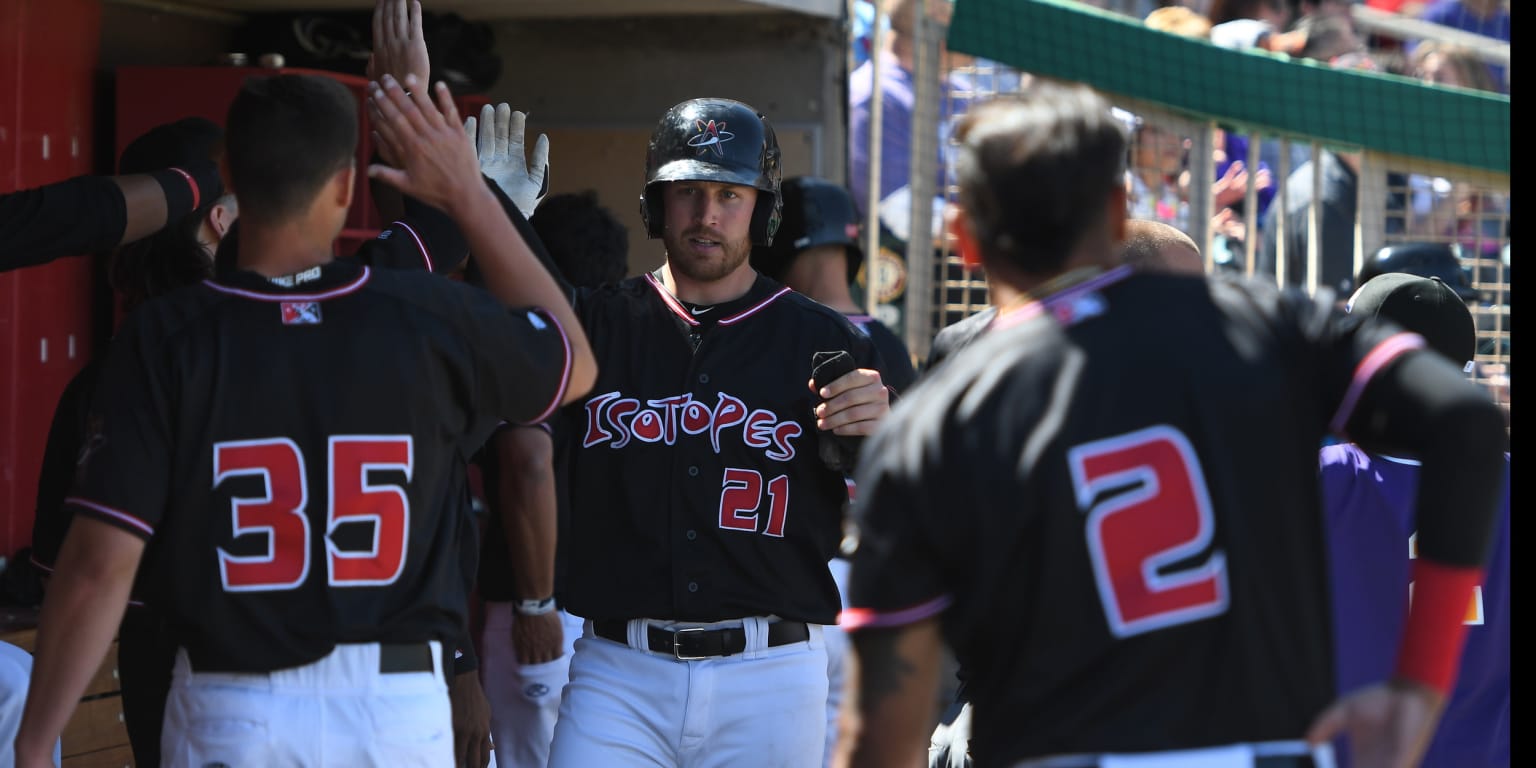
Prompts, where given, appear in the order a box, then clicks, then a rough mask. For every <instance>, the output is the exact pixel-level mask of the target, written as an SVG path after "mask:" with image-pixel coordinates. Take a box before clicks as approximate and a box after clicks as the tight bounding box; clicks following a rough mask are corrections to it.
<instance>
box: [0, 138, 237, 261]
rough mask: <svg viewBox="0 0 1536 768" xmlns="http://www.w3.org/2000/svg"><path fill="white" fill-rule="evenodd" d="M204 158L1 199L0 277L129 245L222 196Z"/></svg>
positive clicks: (215, 174) (215, 167)
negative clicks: (68, 258) (77, 256)
mask: <svg viewBox="0 0 1536 768" xmlns="http://www.w3.org/2000/svg"><path fill="white" fill-rule="evenodd" d="M222 189H223V188H222V185H221V184H220V182H219V167H218V165H217V164H216V163H215V162H214V161H213V160H211V159H209V158H206V157H204V158H199V159H196V160H193V161H191V162H188V163H185V164H184V165H182V166H172V167H160V168H153V169H147V170H144V171H140V172H135V173H128V172H123V173H121V174H120V175H117V176H76V177H74V178H71V179H65V180H64V181H60V182H56V183H53V184H48V185H45V186H41V187H35V188H32V189H22V190H17V191H15V192H7V193H5V194H0V272H4V271H6V270H11V269H20V268H22V267H29V266H35V265H38V264H47V263H48V262H50V261H52V260H54V259H56V258H59V257H60V256H69V255H73V254H84V253H93V252H96V251H105V250H108V249H110V248H114V247H117V246H119V245H124V244H127V243H131V242H133V241H135V240H138V239H140V238H144V237H148V236H149V235H152V234H154V233H155V232H158V231H160V230H162V229H164V228H166V227H167V226H170V225H171V224H173V223H175V222H177V221H180V220H181V219H182V218H183V217H185V216H186V215H187V214H189V213H192V212H193V211H195V210H197V209H198V208H199V207H200V206H202V205H203V204H204V203H206V202H207V201H209V200H213V199H216V198H218V197H219V196H220V195H221V194H222Z"/></svg>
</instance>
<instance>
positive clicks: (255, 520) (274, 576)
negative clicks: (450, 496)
mask: <svg viewBox="0 0 1536 768" xmlns="http://www.w3.org/2000/svg"><path fill="white" fill-rule="evenodd" d="M413 446H414V444H413V442H412V439H411V436H410V435H345V436H333V437H331V438H330V441H329V447H328V453H329V455H328V457H327V458H328V464H327V467H328V470H329V471H328V472H327V477H328V481H327V482H328V485H329V487H328V489H327V490H328V493H327V494H326V497H327V502H326V518H327V526H326V549H327V553H328V557H327V567H326V580H327V583H329V584H330V585H331V586H335V587H359V586H382V585H387V584H391V583H393V582H394V581H395V580H396V579H398V578H399V577H400V573H401V571H402V570H403V569H404V565H405V559H406V552H407V547H408V545H409V538H410V537H409V535H408V531H409V527H410V502H409V499H408V497H407V496H406V494H405V490H404V489H403V488H401V487H399V486H397V485H372V484H370V483H369V482H368V473H369V472H370V471H372V470H379V469H398V470H402V471H404V472H405V476H406V481H407V482H409V481H410V477H411V470H412V468H413V464H414V447H413ZM247 475H256V476H259V477H261V478H262V483H263V490H262V495H261V496H259V497H240V496H236V497H234V498H232V499H231V504H230V530H231V535H232V537H233V538H240V537H241V536H245V535H250V534H264V535H265V538H266V551H265V552H264V553H262V554H260V555H232V554H230V553H229V552H227V551H225V549H224V548H223V547H220V548H218V556H219V577H220V580H221V581H222V582H223V585H224V590H225V591H226V592H272V591H281V590H288V589H294V588H296V587H298V586H299V585H300V584H303V583H304V581H305V579H307V578H308V577H309V567H310V535H311V532H310V523H309V517H308V516H307V515H306V514H305V509H306V507H307V506H308V504H309V487H308V480H307V479H306V478H307V474H306V472H305V468H304V454H303V451H301V450H300V449H299V446H298V445H296V444H295V443H294V442H293V441H292V440H290V439H288V438H285V437H275V438H265V439H259V440H231V441H225V442H220V443H215V444H214V445H213V486H214V487H215V488H217V487H218V486H219V485H220V484H221V483H223V482H224V481H225V480H227V479H229V478H232V477H240V476H247ZM361 521H372V522H373V523H374V526H373V542H372V547H371V549H370V551H367V552H361V553H350V552H344V551H342V550H339V549H337V547H336V545H335V543H334V542H333V541H332V540H331V534H332V533H333V532H334V531H335V530H336V528H337V526H339V525H341V524H343V523H350V522H361Z"/></svg>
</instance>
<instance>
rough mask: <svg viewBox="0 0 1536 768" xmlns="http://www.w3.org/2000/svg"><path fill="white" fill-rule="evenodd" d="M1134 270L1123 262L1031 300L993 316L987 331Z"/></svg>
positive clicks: (1007, 324)
mask: <svg viewBox="0 0 1536 768" xmlns="http://www.w3.org/2000/svg"><path fill="white" fill-rule="evenodd" d="M1134 271H1135V269H1134V268H1133V267H1131V265H1129V264H1122V265H1120V266H1118V267H1115V268H1114V269H1111V270H1110V271H1108V272H1105V273H1104V274H1101V275H1099V276H1097V277H1095V278H1093V279H1092V280H1087V281H1084V282H1081V283H1078V284H1077V285H1074V286H1072V287H1070V288H1067V289H1065V290H1062V291H1058V292H1056V293H1053V294H1051V295H1049V296H1045V297H1042V298H1040V299H1039V300H1037V301H1031V302H1030V303H1028V304H1025V305H1024V306H1022V307H1019V308H1018V309H1015V310H1013V311H1011V312H1008V313H1006V314H1000V315H998V316H996V317H994V318H992V324H991V325H989V326H988V327H987V332H988V333H990V332H992V331H998V330H1002V329H1004V328H1010V327H1012V326H1015V325H1018V324H1019V323H1022V322H1024V321H1025V320H1028V319H1030V318H1031V317H1034V316H1035V315H1038V314H1040V313H1041V312H1044V311H1045V310H1047V309H1050V308H1051V307H1054V306H1056V305H1057V304H1060V303H1062V302H1064V301H1071V300H1073V299H1075V298H1077V297H1079V296H1082V295H1083V294H1085V293H1089V292H1091V291H1096V290H1098V289H1100V288H1103V287H1104V286H1106V285H1110V284H1111V283H1118V282H1120V281H1121V280H1123V279H1125V278H1126V277H1128V276H1130V274H1131V273H1132V272H1134Z"/></svg>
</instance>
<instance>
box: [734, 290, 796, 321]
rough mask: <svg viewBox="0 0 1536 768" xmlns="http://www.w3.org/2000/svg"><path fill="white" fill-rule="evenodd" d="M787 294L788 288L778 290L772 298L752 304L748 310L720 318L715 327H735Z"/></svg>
mask: <svg viewBox="0 0 1536 768" xmlns="http://www.w3.org/2000/svg"><path fill="white" fill-rule="evenodd" d="M789 292H790V289H788V288H780V289H779V290H778V291H777V292H776V293H774V294H773V295H772V296H769V297H768V298H766V299H763V300H762V301H759V302H758V303H756V304H753V305H752V306H750V307H748V308H746V309H744V310H742V311H740V312H737V313H736V314H734V315H731V316H730V317H723V318H720V320H719V321H718V322H717V323H716V324H717V325H735V324H736V323H739V322H741V321H742V320H745V319H747V318H749V317H751V316H753V315H755V314H757V313H758V312H761V311H763V308H764V307H766V306H768V305H769V304H772V303H773V302H774V300H775V299H777V298H779V297H780V296H783V295H784V294H786V293H789Z"/></svg>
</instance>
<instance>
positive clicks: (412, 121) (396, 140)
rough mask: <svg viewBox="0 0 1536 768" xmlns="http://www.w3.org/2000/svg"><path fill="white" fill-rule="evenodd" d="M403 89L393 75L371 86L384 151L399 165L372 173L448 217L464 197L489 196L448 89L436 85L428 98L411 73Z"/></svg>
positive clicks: (371, 106) (370, 102)
mask: <svg viewBox="0 0 1536 768" xmlns="http://www.w3.org/2000/svg"><path fill="white" fill-rule="evenodd" d="M404 86H405V88H404V89H402V88H401V83H398V82H396V81H395V79H394V78H393V77H391V76H389V75H384V77H383V81H382V82H376V83H369V84H368V111H369V115H370V116H371V117H372V118H373V125H374V129H375V131H376V132H377V134H378V138H379V142H380V148H381V150H385V149H387V150H388V152H389V153H390V155H391V156H393V157H394V158H395V164H397V165H398V166H399V167H398V168H392V167H389V166H384V165H371V166H369V167H368V175H369V176H370V177H371V178H374V179H378V180H379V181H382V182H384V183H386V184H389V185H390V186H392V187H395V188H397V189H399V190H400V191H401V192H404V193H405V194H408V195H410V196H412V197H415V198H416V199H418V200H421V201H422V202H425V203H427V204H428V205H432V206H434V207H437V208H441V209H442V210H444V211H447V212H448V213H450V214H452V213H454V212H455V211H456V210H457V208H458V204H459V203H462V202H464V200H465V196H466V195H469V194H473V193H475V192H476V191H478V192H480V193H482V194H486V195H489V194H490V193H489V192H488V191H486V189H485V186H484V185H483V184H481V183H479V178H480V165H479V162H478V161H477V160H476V159H475V150H474V148H473V147H471V146H470V144H469V142H467V141H465V140H464V132H463V130H462V129H461V128H460V127H459V111H458V108H457V107H455V106H454V104H453V96H452V94H450V93H449V92H448V86H447V85H445V84H443V83H437V84H436V85H435V86H434V87H433V88H432V92H431V96H430V97H429V96H428V93H427V89H426V88H425V87H424V84H423V83H421V82H419V81H417V80H416V77H415V75H407V76H406V79H405V83H404ZM406 90H409V91H411V93H409V94H407V93H406ZM433 99H436V101H437V103H436V105H434V104H433V103H432V100H433Z"/></svg>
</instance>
